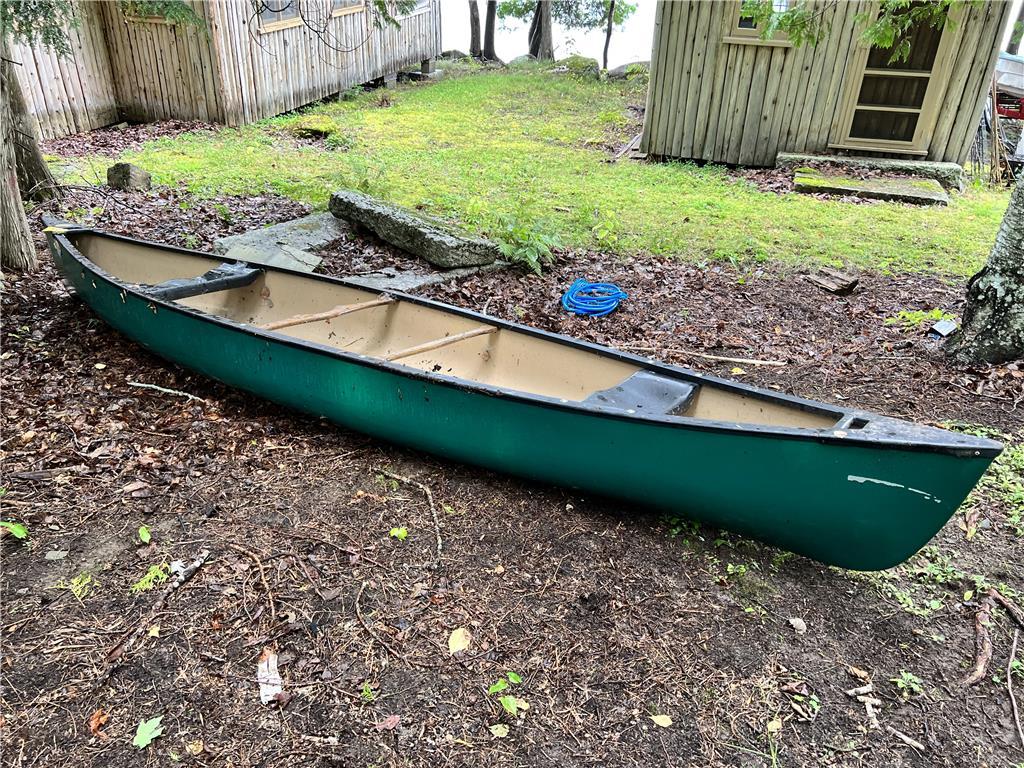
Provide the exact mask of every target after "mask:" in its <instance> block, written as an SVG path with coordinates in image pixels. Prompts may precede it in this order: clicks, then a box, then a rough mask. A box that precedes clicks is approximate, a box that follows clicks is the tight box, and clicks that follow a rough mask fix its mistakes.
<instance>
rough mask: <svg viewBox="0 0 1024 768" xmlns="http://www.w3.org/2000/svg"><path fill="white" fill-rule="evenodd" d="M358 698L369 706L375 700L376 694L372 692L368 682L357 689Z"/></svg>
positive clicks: (365, 681) (364, 682)
mask: <svg viewBox="0 0 1024 768" xmlns="http://www.w3.org/2000/svg"><path fill="white" fill-rule="evenodd" d="M359 698H360V699H362V700H363V701H365V702H366V703H367V704H370V703H371V702H373V700H374V699H376V698H377V692H376V691H375V690H373V686H372V685H371V684H370V681H369V680H364V681H363V687H362V688H360V689H359Z"/></svg>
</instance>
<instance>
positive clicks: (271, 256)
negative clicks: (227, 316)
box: [213, 213, 349, 272]
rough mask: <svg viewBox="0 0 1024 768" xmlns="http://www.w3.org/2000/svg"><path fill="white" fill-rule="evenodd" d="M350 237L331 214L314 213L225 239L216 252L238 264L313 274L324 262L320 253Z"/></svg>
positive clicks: (221, 240) (344, 227) (217, 242)
mask: <svg viewBox="0 0 1024 768" xmlns="http://www.w3.org/2000/svg"><path fill="white" fill-rule="evenodd" d="M347 234H349V228H348V227H347V226H345V224H344V223H342V222H340V221H338V219H337V218H335V217H334V216H332V215H331V214H329V213H314V214H312V215H311V216H303V217H302V218H299V219H292V220H291V221H285V222H282V223H281V224H274V225H272V226H269V227H260V228H259V229H253V230H250V231H248V232H245V233H243V234H241V235H229V236H228V237H222V238H220V239H219V240H216V241H214V243H213V252H214V253H223V254H226V255H227V256H228V257H230V258H232V259H235V260H236V261H248V262H253V263H255V264H267V265H269V266H272V267H285V268H287V269H296V270H299V271H300V272H312V271H313V270H314V269H316V268H317V267H318V266H319V265H320V261H321V257H320V256H319V255H318V254H317V253H316V251H317V250H319V249H320V248H323V246H325V245H327V243H329V242H331V241H332V240H337V239H338V238H339V237H341V236H342V235H347Z"/></svg>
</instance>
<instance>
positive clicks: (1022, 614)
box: [988, 587, 1024, 629]
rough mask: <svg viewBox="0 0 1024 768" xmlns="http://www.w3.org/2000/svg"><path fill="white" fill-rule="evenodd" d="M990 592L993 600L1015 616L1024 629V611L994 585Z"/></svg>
mask: <svg viewBox="0 0 1024 768" xmlns="http://www.w3.org/2000/svg"><path fill="white" fill-rule="evenodd" d="M988 594H989V596H990V597H991V598H992V599H993V600H995V601H996V602H997V603H999V604H1000V605H1001V606H1003V608H1005V609H1006V612H1007V613H1008V614H1010V616H1012V617H1013V620H1014V621H1016V622H1017V624H1018V625H1019V626H1020V628H1021V629H1024V611H1022V610H1021V609H1020V608H1019V607H1018V606H1017V605H1016V604H1015V603H1014V602H1013V601H1011V600H1010V598H1008V597H1007V596H1006V595H1004V594H1003V593H1002V592H1000V591H999V590H998V589H996V588H995V587H992V588H991V589H990V590H989V591H988Z"/></svg>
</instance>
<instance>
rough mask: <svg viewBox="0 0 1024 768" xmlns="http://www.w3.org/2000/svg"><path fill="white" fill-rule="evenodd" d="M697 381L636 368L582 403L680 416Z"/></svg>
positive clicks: (692, 395)
mask: <svg viewBox="0 0 1024 768" xmlns="http://www.w3.org/2000/svg"><path fill="white" fill-rule="evenodd" d="M697 386H698V385H697V384H693V383H691V382H688V381H682V380H681V379H670V378H668V377H667V376H660V375H658V374H657V373H652V372H650V371H637V372H636V373H634V374H633V375H632V376H630V377H629V378H628V379H626V380H625V381H624V382H622V383H621V384H618V385H616V386H614V387H609V388H608V389H602V390H600V391H598V392H594V393H593V394H592V395H590V396H589V397H587V398H586V399H585V400H583V404H584V405H593V406H597V407H599V408H614V409H616V410H623V411H630V412H638V413H648V414H658V415H662V414H664V415H669V416H682V415H683V414H684V413H685V412H686V409H687V408H689V407H690V405H691V403H693V398H694V397H695V396H696V394H697Z"/></svg>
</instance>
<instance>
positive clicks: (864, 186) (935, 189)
mask: <svg viewBox="0 0 1024 768" xmlns="http://www.w3.org/2000/svg"><path fill="white" fill-rule="evenodd" d="M793 182H794V188H795V189H796V191H797V192H804V193H808V194H819V193H824V194H829V195H852V196H854V197H865V198H871V199H874V200H890V201H893V202H899V203H914V204H916V205H948V204H949V195H947V194H946V190H944V189H943V188H942V185H941V184H939V182H937V181H936V180H935V179H919V178H913V177H910V176H898V177H890V178H877V177H876V178H869V179H856V178H849V177H846V176H833V175H828V176H827V175H825V174H822V173H820V172H818V171H816V170H814V169H812V168H798V169H797V171H796V173H795V174H794V175H793Z"/></svg>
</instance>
